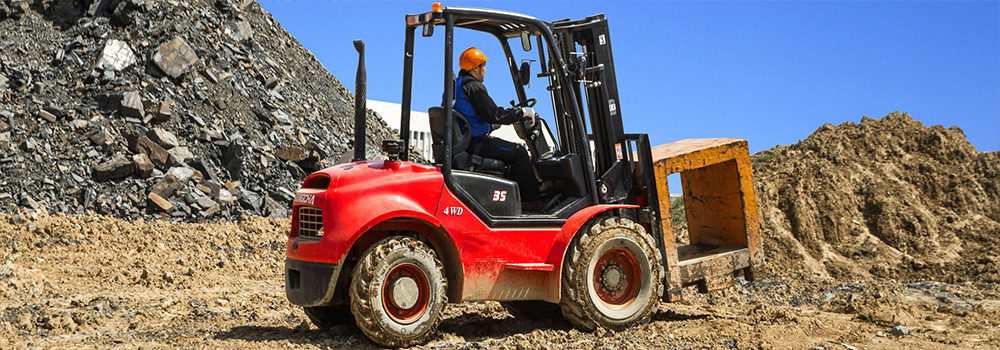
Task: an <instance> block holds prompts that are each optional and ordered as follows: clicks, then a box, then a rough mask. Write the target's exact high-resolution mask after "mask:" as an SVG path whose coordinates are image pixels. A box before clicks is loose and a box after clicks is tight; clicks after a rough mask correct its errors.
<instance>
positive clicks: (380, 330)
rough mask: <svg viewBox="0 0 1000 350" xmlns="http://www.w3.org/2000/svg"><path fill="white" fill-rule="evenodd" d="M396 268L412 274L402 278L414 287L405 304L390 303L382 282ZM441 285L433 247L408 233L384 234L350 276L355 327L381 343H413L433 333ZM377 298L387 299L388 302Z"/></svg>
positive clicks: (440, 306) (442, 301)
mask: <svg viewBox="0 0 1000 350" xmlns="http://www.w3.org/2000/svg"><path fill="white" fill-rule="evenodd" d="M400 269H402V270H403V271H405V272H404V274H405V275H407V276H409V275H414V276H415V277H414V278H410V280H411V281H408V282H409V283H412V286H415V287H417V289H418V293H417V297H416V298H415V301H412V300H410V301H411V302H413V303H414V304H413V305H410V308H409V309H404V308H403V307H400V306H398V305H395V304H394V303H396V301H395V300H396V299H395V297H394V294H392V289H391V288H393V286H392V285H390V286H386V282H387V281H388V279H389V278H392V277H391V276H392V275H394V274H397V273H398V272H397V271H401V270H400ZM421 276H422V277H421ZM402 280H403V279H402V278H400V279H399V281H402ZM414 281H415V282H414ZM389 282H390V283H389V284H394V283H393V282H391V281H389ZM447 289H448V281H447V280H445V278H444V268H443V267H442V265H441V261H440V260H438V258H437V256H436V255H435V253H434V251H433V250H431V249H430V248H429V247H428V246H427V245H426V244H424V243H423V242H420V241H418V240H416V239H413V238H410V237H389V238H386V239H383V240H381V241H379V242H378V243H375V244H374V245H372V246H371V247H370V248H368V250H367V251H366V252H365V253H364V255H363V256H362V258H361V261H360V262H359V263H358V265H357V267H355V269H354V274H353V278H352V280H351V310H352V311H353V313H354V317H355V319H356V320H357V325H358V328H361V330H362V331H363V332H364V333H365V335H366V336H368V339H371V340H372V341H373V342H375V343H376V344H378V345H381V346H385V347H404V346H412V345H417V344H421V343H424V342H426V341H427V340H428V339H430V337H432V336H434V335H435V334H436V333H437V327H438V324H440V323H441V315H442V312H443V311H444V306H445V304H446V303H447V302H448V297H447V295H446V294H445V291H446V290H447ZM410 297H412V295H410ZM385 298H389V299H385ZM383 300H389V302H390V303H389V305H386V303H385V302H383ZM404 305H406V301H404ZM410 310H415V311H410ZM397 313H403V315H399V314H397ZM403 316H405V317H407V318H405V319H404V318H403Z"/></svg>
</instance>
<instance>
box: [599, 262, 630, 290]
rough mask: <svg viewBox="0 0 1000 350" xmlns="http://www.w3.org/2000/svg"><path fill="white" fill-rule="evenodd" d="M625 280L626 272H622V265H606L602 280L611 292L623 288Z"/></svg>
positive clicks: (605, 287)
mask: <svg viewBox="0 0 1000 350" xmlns="http://www.w3.org/2000/svg"><path fill="white" fill-rule="evenodd" d="M624 281H625V274H624V273H623V272H622V267H621V266H619V265H617V264H612V265H607V266H605V267H604V275H603V276H601V282H603V283H602V284H603V285H604V289H607V290H608V291H610V292H612V293H613V292H615V291H617V290H619V289H621V288H622V284H623V282H624Z"/></svg>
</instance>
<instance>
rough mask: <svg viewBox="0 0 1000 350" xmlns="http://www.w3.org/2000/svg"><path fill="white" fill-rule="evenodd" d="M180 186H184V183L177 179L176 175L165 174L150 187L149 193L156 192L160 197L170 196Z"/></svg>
mask: <svg viewBox="0 0 1000 350" xmlns="http://www.w3.org/2000/svg"><path fill="white" fill-rule="evenodd" d="M182 187H184V183H183V182H181V181H180V180H178V179H177V176H174V175H170V174H167V175H166V176H164V177H163V178H161V179H160V181H157V182H156V184H155V185H153V187H150V189H149V193H151V194H156V195H158V196H160V197H161V198H170V197H173V196H174V194H175V193H177V190H179V189H181V188H182Z"/></svg>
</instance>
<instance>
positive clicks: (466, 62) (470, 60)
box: [458, 47, 489, 70]
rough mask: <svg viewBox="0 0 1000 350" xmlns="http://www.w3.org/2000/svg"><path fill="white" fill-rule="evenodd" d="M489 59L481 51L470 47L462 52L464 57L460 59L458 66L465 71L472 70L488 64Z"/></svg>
mask: <svg viewBox="0 0 1000 350" xmlns="http://www.w3.org/2000/svg"><path fill="white" fill-rule="evenodd" d="M488 59H489V58H486V55H484V54H483V52H482V51H479V49H477V48H475V47H470V48H468V49H465V51H463V52H462V56H461V57H459V59H458V66H459V67H462V69H463V70H472V69H473V68H476V67H479V65H480V64H483V63H486V60H488Z"/></svg>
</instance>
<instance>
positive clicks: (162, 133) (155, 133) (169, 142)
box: [146, 128, 179, 150]
mask: <svg viewBox="0 0 1000 350" xmlns="http://www.w3.org/2000/svg"><path fill="white" fill-rule="evenodd" d="M146 137H148V138H149V139H150V140H151V141H153V142H156V144H158V145H160V146H162V147H163V149H167V150H169V149H171V148H174V147H177V145H178V144H179V142H178V141H177V136H176V135H174V134H173V133H171V132H169V131H166V130H163V129H161V128H152V129H150V130H149V132H147V133H146Z"/></svg>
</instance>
